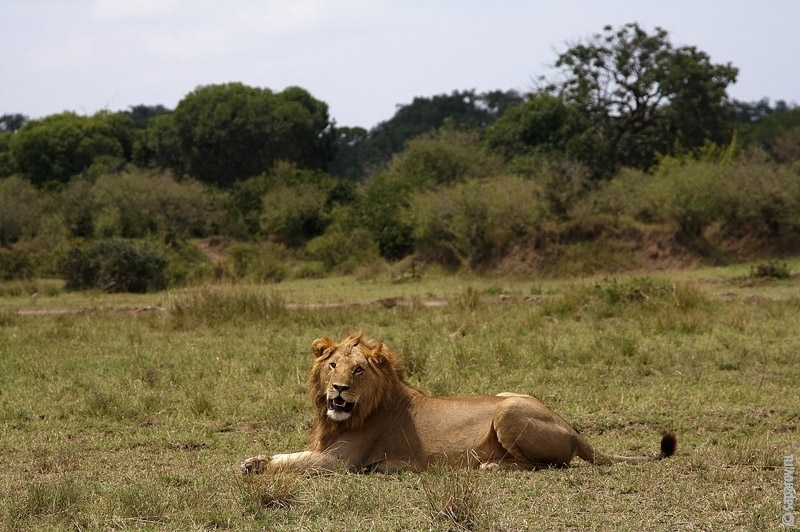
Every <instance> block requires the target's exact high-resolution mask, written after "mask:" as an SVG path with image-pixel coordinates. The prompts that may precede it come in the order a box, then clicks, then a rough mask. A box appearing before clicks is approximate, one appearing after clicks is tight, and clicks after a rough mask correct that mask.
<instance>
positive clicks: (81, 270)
mask: <svg viewBox="0 0 800 532" xmlns="http://www.w3.org/2000/svg"><path fill="white" fill-rule="evenodd" d="M167 262H168V261H167V259H166V257H165V256H164V255H163V254H162V253H160V252H159V251H157V250H156V249H154V248H153V247H152V246H150V245H148V244H146V243H144V242H132V241H129V240H123V239H108V240H100V241H98V242H96V243H94V244H92V245H91V246H89V247H87V248H80V247H73V248H70V249H69V250H67V253H66V254H65V256H64V259H63V261H62V264H61V273H62V276H63V278H64V280H65V281H66V288H67V289H68V290H84V289H88V288H99V289H101V290H103V291H105V292H147V291H148V290H160V289H162V288H164V287H165V286H166V280H165V276H164V273H165V270H166V267H167Z"/></svg>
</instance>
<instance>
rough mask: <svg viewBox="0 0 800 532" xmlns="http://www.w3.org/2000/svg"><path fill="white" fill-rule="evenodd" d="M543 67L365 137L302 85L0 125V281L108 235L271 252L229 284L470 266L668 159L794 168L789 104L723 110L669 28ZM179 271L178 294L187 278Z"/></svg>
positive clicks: (714, 69)
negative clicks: (362, 266) (504, 223)
mask: <svg viewBox="0 0 800 532" xmlns="http://www.w3.org/2000/svg"><path fill="white" fill-rule="evenodd" d="M554 65H555V67H556V69H557V71H558V75H557V76H555V77H553V78H551V79H540V80H539V81H538V82H537V87H536V88H535V89H533V90H532V91H531V92H530V93H527V94H522V93H520V92H518V91H513V90H509V91H500V90H498V91H492V92H487V93H476V91H474V90H465V91H464V90H462V91H454V92H452V93H451V94H442V95H436V96H433V97H417V98H415V99H414V100H413V101H412V102H410V103H408V104H406V105H402V106H399V107H398V109H397V111H396V112H395V114H394V116H393V117H392V118H390V119H388V120H386V121H384V122H381V123H379V124H377V125H376V126H374V127H372V128H370V129H365V128H362V127H343V126H338V125H337V124H335V122H334V121H333V120H332V119H331V117H330V115H329V110H328V106H327V104H326V103H325V102H323V101H320V100H318V99H316V98H314V97H313V96H312V95H311V94H310V93H309V92H308V91H306V90H305V89H303V88H300V87H289V88H286V89H284V90H283V91H281V92H274V91H272V90H270V89H267V88H255V87H249V86H246V85H244V84H241V83H227V84H221V85H207V86H201V87H198V88H196V89H195V90H194V91H192V92H190V93H188V94H187V95H186V96H185V97H184V98H183V99H182V100H181V101H180V102H179V103H178V105H177V107H176V108H175V109H174V110H170V109H167V108H165V107H163V106H161V105H157V106H147V105H137V106H134V107H131V108H129V110H127V111H122V112H109V111H103V112H99V113H96V114H95V115H93V116H80V115H77V114H75V113H69V112H65V113H61V114H56V115H51V116H48V117H45V118H42V119H37V120H28V119H27V117H25V116H23V115H20V114H14V115H4V116H2V117H0V208H2V213H3V214H2V217H0V246H2V247H3V248H5V249H6V252H4V254H2V255H0V270H2V268H3V267H2V261H4V260H5V261H6V262H8V263H9V264H17V266H14V267H13V268H12V267H11V266H6V270H11V269H15V268H16V270H25V271H26V272H28V274H30V272H32V271H36V272H37V273H39V274H48V273H50V274H52V273H53V272H57V270H58V268H59V267H60V266H58V264H61V263H63V262H64V260H63V257H64V256H65V253H66V251H65V249H71V248H73V247H76V246H77V247H80V246H84V247H85V246H87V245H88V244H87V242H90V241H92V240H98V239H108V238H121V239H148V238H149V239H151V240H154V241H156V242H158V245H161V246H165V253H167V254H170V253H171V254H173V255H174V254H176V253H180V254H184V255H185V254H187V253H190V252H189V251H187V250H188V249H190V247H186V246H184V243H185V242H186V241H187V239H191V238H200V237H208V236H212V235H226V236H228V237H230V238H232V239H234V240H235V241H237V242H251V243H252V242H261V243H264V242H266V244H264V246H267V247H268V251H265V249H267V248H264V246H262V248H263V249H256V248H257V247H258V246H251V248H248V249H247V251H245V249H244V248H242V247H241V246H240V248H238V249H237V248H236V246H234V247H233V249H232V252H231V253H230V254H229V256H230V257H231V260H233V261H234V262H235V263H236V264H235V265H234V266H231V268H233V270H235V271H239V273H242V272H246V271H247V270H248V268H250V269H252V268H255V266H253V265H254V264H261V266H259V267H260V268H262V269H263V270H264V271H273V273H272V274H270V275H273V276H275V275H278V274H277V273H275V272H276V271H277V272H279V271H280V270H281V267H280V263H281V262H283V263H286V262H287V260H289V258H288V257H289V256H291V260H296V261H299V262H303V261H306V262H307V263H309V264H311V263H313V264H321V265H322V266H318V267H319V268H324V269H327V270H329V269H335V268H339V269H341V268H347V267H348V266H347V263H348V261H350V262H354V261H356V259H355V257H356V256H357V255H358V252H357V250H359V249H361V250H364V251H365V252H368V254H374V255H375V256H376V257H380V258H383V259H388V260H393V261H394V260H399V259H402V258H404V257H407V256H411V255H415V254H416V255H417V256H419V257H420V258H424V259H425V260H428V261H434V262H438V263H441V264H448V265H451V266H457V265H461V264H464V263H465V262H466V263H469V264H471V265H475V266H477V265H481V264H490V263H491V262H492V260H494V259H495V258H496V257H497V256H499V255H501V254H502V253H503V252H504V250H507V249H508V248H509V247H510V246H511V245H512V244H513V243H514V242H519V241H521V240H523V239H525V238H530V237H531V236H532V235H533V234H534V233H536V232H537V231H541V227H542V224H543V223H545V221H546V220H555V221H561V222H564V221H566V220H568V219H569V218H570V217H571V216H572V217H574V212H573V210H574V208H575V206H576V205H577V204H578V203H580V201H582V200H584V199H585V198H586V196H587V194H590V193H596V192H597V191H598V190H600V189H602V188H607V187H608V186H610V183H611V182H612V181H617V182H619V181H622V179H621V178H620V175H623V174H624V175H630V171H636V172H639V173H637V174H636V175H637V176H639V177H638V178H637V179H639V180H641V181H642V182H643V183H645V182H653V181H655V179H654V176H655V175H657V174H658V171H659V168H663V167H664V166H665V164H664V161H666V160H694V161H700V160H708V158H709V157H710V155H709V154H711V153H715V152H714V150H715V149H716V148H715V147H731V146H735V147H736V149H737V150H739V151H740V152H741V153H744V151H745V148H747V147H748V146H749V147H750V148H752V149H757V150H760V153H763V154H764V157H766V158H768V159H769V160H770V161H771V163H775V164H784V163H791V161H797V160H798V153H797V151H798V148H797V146H798V144H800V142H798V140H800V110H798V108H796V107H794V106H790V105H788V104H786V103H785V102H780V101H779V102H775V103H774V104H772V103H770V102H769V100H766V99H765V100H762V101H759V102H752V103H747V102H738V101H735V100H732V99H730V98H729V97H728V94H727V88H728V87H729V85H730V84H732V83H734V82H735V80H736V77H737V75H738V69H737V68H736V67H734V66H733V65H731V64H730V63H727V64H715V63H713V62H712V61H711V60H710V58H709V56H708V55H707V54H706V53H705V52H702V51H700V50H698V49H697V48H696V47H693V46H681V47H674V46H673V45H672V43H671V41H670V39H669V35H668V33H667V32H666V31H665V30H663V29H662V28H656V29H655V31H654V32H652V33H648V32H646V31H645V30H644V29H642V28H641V27H640V26H639V25H637V24H626V25H623V26H621V27H619V28H612V27H606V28H604V29H603V31H602V32H600V33H597V34H595V35H592V36H590V37H588V38H586V39H584V40H583V41H582V42H579V43H578V44H575V45H573V46H571V47H569V48H568V49H567V50H565V51H564V52H562V53H560V54H559V55H558V56H557V58H556V60H555V63H554ZM751 152H752V150H751ZM626 172H627V174H626ZM514 190H516V191H517V193H518V194H519V196H518V198H517V199H520V198H523V197H530V198H535V204H536V205H535V206H534V205H532V204H530V205H526V207H531V208H530V209H528V210H527V211H525V212H520V213H518V219H517V224H518V226H517V227H505V228H503V229H500V228H495V229H492V228H491V227H492V223H494V222H493V220H494V218H493V217H498V216H501V215H502V213H501V212H493V209H496V208H499V206H500V205H504V207H503V208H505V209H512V210H513V209H514V208H515V207H514V206H513V204H507V203H508V202H507V200H505V199H503V198H502V197H500V196H498V195H502V194H504V193H508V191H514ZM470 195H478V196H479V198H477V199H479V200H487V201H489V200H491V201H493V202H495V203H494V205H493V206H489V205H485V204H484V205H479V203H480V202H478V203H475V202H474V201H473V200H470ZM445 198H446V200H445ZM531 201H534V200H533V199H531ZM470 202H472V203H474V204H473V205H471V206H470V205H469V204H470ZM512 203H513V202H512ZM519 203H525V202H522V201H520V202H519ZM784 203H786V201H784ZM447 205H450V208H451V210H452V209H454V208H455V207H453V206H454V205H460V206H461V207H459V208H461V209H464V211H463V212H460V213H458V214H456V213H455V212H449V213H448V212H442V209H445V211H446V207H447ZM639 216H642V214H641V213H640V214H639ZM462 218H463V219H462ZM458 220H460V221H458ZM444 222H449V223H453V224H456V225H455V226H450V227H444V226H442V223H444ZM458 224H464V225H463V226H460V225H458ZM467 226H469V227H471V229H469V228H468V227H467ZM47 240H49V241H50V242H49V243H47V245H45V241H47ZM243 245H244V244H243ZM270 246H271V247H270ZM245 247H246V246H245ZM12 248H13V249H12ZM118 248H119V246H117V247H113V246H112V247H111V248H110V249H118ZM9 250H11V251H15V253H16V254H15V255H14V257H13V260H12V258H9V257H11V251H9ZM47 250H56V251H47ZM58 250H60V251H58ZM348 250H349V251H348ZM37 253H38V255H37ZM337 253H339V254H340V255H341V256H337ZM23 255H24V256H25V257H34V258H35V257H37V256H38V257H39V259H36V260H33V261H28V262H29V263H26V261H25V260H23V259H22V258H20V257H22V256H23ZM72 256H73V257H74V256H76V255H75V254H74V253H73V255H72ZM3 257H5V258H3ZM270 257H271V258H270ZM198 260H199V259H198ZM37 261H38V262H37ZM187 261H188V262H187ZM191 261H192V259H191V257H188V258H187V257H186V256H184V257H183V260H182V261H172V263H173V264H179V263H181V262H182V263H185V264H188V263H191ZM72 262H73V263H74V262H75V261H74V260H73V261H72ZM270 262H271V265H270V264H267V263H270ZM19 264H23V265H24V264H28V265H27V266H19ZM165 267H166V266H165ZM174 270H175V271H173V273H172V275H173V276H174V278H175V280H176V281H177V280H180V279H184V280H185V278H186V276H187V275H189V273H188V271H189V270H191V268H188V267H186V268H183V270H185V271H181V269H180V268H178V267H177V266H175V267H174ZM251 273H252V272H251ZM8 275H10V274H8ZM8 275H6V276H8Z"/></svg>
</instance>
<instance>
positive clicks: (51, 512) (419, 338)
mask: <svg viewBox="0 0 800 532" xmlns="http://www.w3.org/2000/svg"><path fill="white" fill-rule="evenodd" d="M794 269H795V266H793V267H792V270H794ZM747 271H748V270H747V267H746V266H739V267H736V268H728V269H721V268H714V269H706V270H694V271H691V272H679V273H668V274H667V273H663V274H651V275H638V276H620V277H617V278H613V279H610V278H590V279H584V280H571V281H569V282H557V281H546V282H543V281H541V280H535V281H531V282H521V281H516V282H509V281H505V280H499V279H466V278H433V279H427V278H425V277H423V278H422V279H420V280H419V281H416V280H415V281H412V282H407V283H401V284H397V283H391V282H389V281H387V282H381V281H369V282H365V283H358V282H355V281H353V280H350V279H344V278H340V279H331V280H307V281H304V282H301V281H292V282H291V283H281V284H277V285H259V286H230V285H227V286H216V287H206V288H203V289H198V290H185V291H179V292H170V293H159V294H150V295H145V296H120V297H117V296H111V295H109V296H101V295H99V294H92V293H79V294H68V293H63V292H60V291H56V290H53V291H50V292H48V293H44V292H43V293H41V294H40V295H39V297H37V298H33V299H32V298H31V297H30V295H28V294H26V293H22V294H19V295H5V296H0V434H2V437H0V465H2V469H1V471H2V472H1V473H0V499H2V500H3V504H2V505H0V530H40V529H48V530H92V529H115V530H210V529H229V530H245V531H246V530H264V529H271V530H330V529H334V528H342V523H347V528H353V529H374V530H400V529H402V530H443V531H444V530H526V529H536V528H547V529H548V530H574V529H580V530H723V529H724V530H753V531H757V530H774V529H777V528H778V527H779V520H780V514H781V513H782V512H781V510H780V504H781V499H782V483H781V482H782V470H781V464H782V462H783V456H784V455H787V454H794V455H796V454H797V453H798V450H799V449H800V437H798V429H797V426H798V424H799V423H800V402H798V400H797V393H796V389H797V383H798V382H800V333H799V332H798V331H800V281H799V280H798V279H797V278H796V277H793V276H790V277H789V278H788V279H786V278H773V277H767V278H759V282H758V283H751V282H745V278H746V276H747ZM382 298H402V304H397V305H380V304H378V305H376V304H374V303H373V302H374V301H376V300H379V299H382ZM432 299H435V300H437V301H443V302H444V303H446V304H444V305H436V306H433V305H427V304H425V302H427V301H429V300H432ZM311 303H321V304H322V305H316V306H313V307H312V306H309V305H310V304H311ZM332 303H336V304H337V305H332ZM30 308H34V309H39V310H53V309H64V310H68V311H69V312H63V313H53V312H40V313H38V314H29V313H19V312H18V311H20V310H25V309H30ZM132 308H133V309H139V310H135V311H131V309H132ZM120 309H123V310H124V311H120ZM141 309H150V310H146V311H143V310H141ZM156 309H157V310H156ZM76 310H78V311H76ZM359 328H363V329H364V330H365V331H366V332H367V333H368V334H370V335H372V336H377V337H380V338H382V339H384V340H385V341H386V342H387V343H388V344H389V345H391V346H392V347H394V348H395V349H397V350H398V351H399V352H400V353H402V354H403V355H405V358H406V361H407V362H408V369H409V373H410V380H411V381H412V382H413V383H414V384H416V385H418V386H420V387H422V388H423V389H425V390H427V391H429V392H431V393H436V394H464V393H491V394H494V393H497V392H500V391H503V390H513V391H518V392H524V393H532V394H534V395H536V396H538V397H539V398H540V399H542V400H543V401H545V402H546V403H547V404H549V405H550V406H551V407H552V408H553V409H555V410H556V411H557V412H559V413H560V414H561V415H563V416H564V417H565V418H566V419H567V420H569V421H570V422H571V423H572V424H573V425H574V426H575V427H576V428H578V429H579V430H580V431H581V432H582V433H584V434H585V435H586V436H587V437H588V438H589V439H590V441H591V442H592V443H593V444H594V445H595V446H596V447H597V448H598V450H601V451H604V452H614V453H630V454H638V453H651V452H655V451H656V450H657V446H658V440H659V438H660V436H661V433H662V432H663V431H665V430H674V431H676V432H677V434H678V437H679V447H678V452H677V454H676V456H674V457H673V458H671V459H669V460H667V461H664V462H659V463H655V464H648V465H644V466H641V467H631V466H625V465H620V466H613V467H592V466H588V465H586V464H585V463H581V462H580V461H579V460H578V461H576V462H575V463H574V465H575V467H572V468H570V469H566V470H545V471H537V472H503V473H492V472H484V471H464V470H454V469H451V468H449V467H448V466H447V465H446V464H441V465H437V466H436V467H434V468H433V469H432V470H430V471H428V472H426V473H423V474H412V473H401V474H394V475H380V474H376V475H347V474H340V475H333V476H330V477H324V478H314V479H309V478H304V477H296V476H290V475H283V476H274V477H273V476H261V477H250V478H243V477H241V476H240V475H239V474H238V473H237V471H236V466H237V464H238V462H239V461H241V460H242V459H243V458H245V457H247V456H250V455H253V454H257V453H263V452H267V453H274V452H286V451H297V450H301V449H302V448H303V446H304V443H305V441H306V430H307V428H308V426H309V424H310V422H311V418H312V416H311V413H310V411H309V404H308V398H307V395H306V391H305V376H306V372H307V370H308V367H309V364H310V361H311V360H310V359H311V355H310V344H311V341H312V340H313V339H314V338H316V337H319V336H331V337H338V336H339V335H341V334H343V333H344V332H347V331H351V330H354V329H359Z"/></svg>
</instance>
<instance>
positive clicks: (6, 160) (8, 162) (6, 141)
mask: <svg viewBox="0 0 800 532" xmlns="http://www.w3.org/2000/svg"><path fill="white" fill-rule="evenodd" d="M11 137H12V134H11V133H3V132H0V179H2V178H4V177H9V176H12V175H14V174H16V173H17V172H18V171H19V170H18V169H17V165H16V164H15V163H14V159H13V158H12V156H11Z"/></svg>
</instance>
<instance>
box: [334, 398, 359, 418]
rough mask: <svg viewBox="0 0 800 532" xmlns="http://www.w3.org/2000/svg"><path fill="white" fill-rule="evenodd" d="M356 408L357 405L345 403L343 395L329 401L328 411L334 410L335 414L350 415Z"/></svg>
mask: <svg viewBox="0 0 800 532" xmlns="http://www.w3.org/2000/svg"><path fill="white" fill-rule="evenodd" d="M354 406H356V404H355V403H351V402H349V401H345V399H344V397H342V396H341V395H340V396H338V397H334V398H333V399H328V410H332V411H334V412H343V413H345V414H349V413H350V412H352V411H353V407H354Z"/></svg>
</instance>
